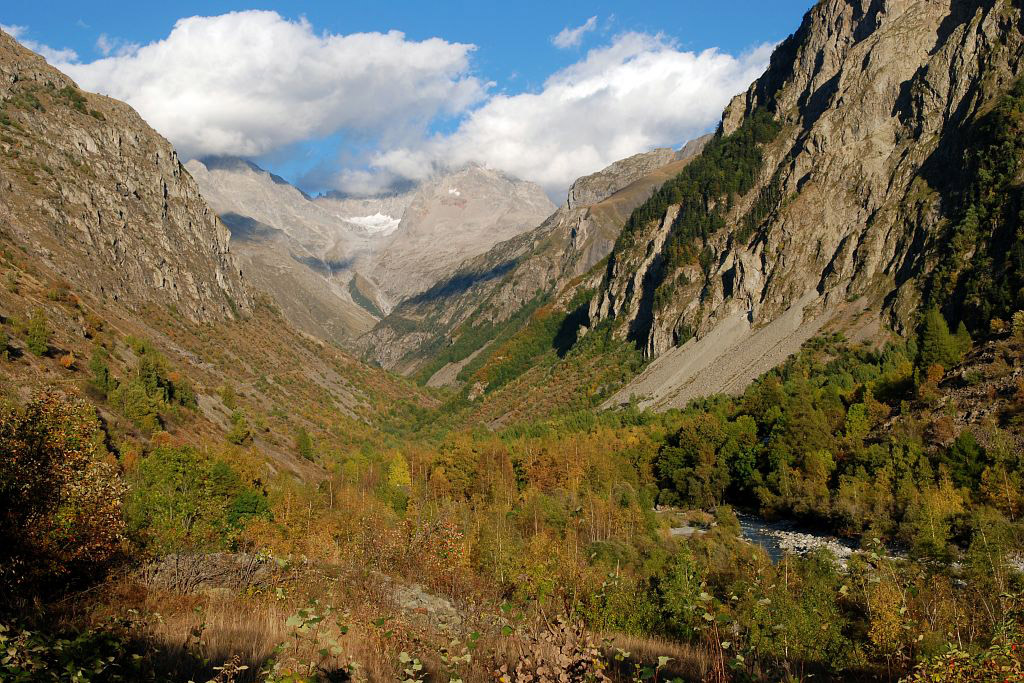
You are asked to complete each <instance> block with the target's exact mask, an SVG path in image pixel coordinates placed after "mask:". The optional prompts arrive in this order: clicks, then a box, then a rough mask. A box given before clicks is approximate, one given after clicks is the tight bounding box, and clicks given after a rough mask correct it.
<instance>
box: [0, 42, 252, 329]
mask: <svg viewBox="0 0 1024 683" xmlns="http://www.w3.org/2000/svg"><path fill="white" fill-rule="evenodd" d="M0 152H2V153H0V231H2V232H3V233H5V235H6V237H7V238H8V239H10V240H11V241H13V242H14V243H15V244H17V245H19V246H20V247H21V248H23V249H25V250H26V251H27V252H28V253H31V254H33V255H34V256H35V257H37V258H39V259H41V261H42V262H43V263H45V265H46V266H47V267H48V268H49V269H51V270H52V271H53V272H55V273H58V274H59V275H60V276H61V277H63V278H65V279H66V280H67V281H68V282H70V283H73V284H74V285H75V286H76V288H79V289H81V290H82V291H89V292H91V293H92V294H94V295H96V296H97V297H98V298H100V299H101V300H106V301H115V302H118V303H119V304H122V305H125V306H127V307H129V308H134V307H138V306H142V305H145V304H160V305H168V306H173V307H174V308H175V309H176V310H177V311H178V312H179V313H180V314H182V315H184V316H187V317H188V318H190V319H192V320H193V321H204V320H213V319H223V318H228V317H231V316H234V315H237V314H241V313H244V312H245V311H247V310H250V308H251V305H252V303H251V294H250V292H249V290H248V289H247V287H246V286H245V285H244V284H243V281H242V277H241V274H240V271H239V268H238V265H237V264H236V263H235V262H234V260H233V259H232V257H231V254H230V253H229V251H228V239H229V233H228V230H227V228H226V227H225V226H224V224H223V223H221V222H220V220H218V218H217V216H216V214H215V213H214V212H213V211H212V210H211V209H210V207H209V206H207V204H206V202H205V201H203V198H202V196H201V195H200V193H199V189H198V188H197V187H196V185H195V183H194V182H193V181H192V178H191V177H190V176H189V174H188V173H187V172H185V170H184V168H183V167H182V165H181V163H179V161H178V156H177V154H176V153H175V151H174V149H173V148H172V147H171V145H170V143H168V142H167V140H165V139H164V138H162V137H161V136H160V135H158V134H157V133H156V132H155V131H154V130H153V129H152V128H150V127H149V126H148V125H147V124H146V123H145V122H144V121H143V120H142V119H141V118H140V117H139V115H138V114H137V113H136V112H135V111H134V110H132V109H131V108H130V107H129V106H128V105H126V104H124V103H122V102H118V101H116V100H112V99H109V98H106V97H101V96H99V95H92V94H88V93H84V92H82V91H80V90H79V89H78V87H77V86H76V85H75V84H74V82H73V81H71V79H69V78H68V77H67V76H65V75H64V74H62V73H60V72H59V71H57V70H56V69H53V68H52V67H50V66H49V65H47V64H46V62H45V60H43V58H42V57H40V56H39V55H36V54H34V53H32V52H30V51H29V50H27V49H25V48H24V47H22V46H21V45H19V44H18V43H17V42H16V41H15V40H14V39H13V38H11V37H10V36H9V35H7V34H6V33H3V32H0Z"/></svg>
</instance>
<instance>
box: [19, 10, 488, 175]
mask: <svg viewBox="0 0 1024 683" xmlns="http://www.w3.org/2000/svg"><path fill="white" fill-rule="evenodd" d="M100 41H101V42H99V43H98V44H97V45H98V48H99V49H100V50H101V51H108V50H109V51H110V56H108V57H105V58H103V59H99V60H96V61H93V62H89V63H83V62H80V61H78V60H77V59H76V58H75V56H74V55H70V56H68V57H67V58H66V59H63V60H57V63H56V66H58V67H59V68H60V69H62V70H63V71H65V72H66V73H68V74H69V75H70V76H71V77H73V78H74V79H75V80H77V81H78V83H79V85H81V86H82V87H83V88H85V89H87V90H93V91H97V92H101V93H104V94H107V95H110V96H111V97H116V98H117V99H121V100H125V101H126V102H128V103H129V104H131V105H132V106H133V107H135V108H136V109H137V110H138V111H139V112H140V113H141V114H142V116H143V117H144V118H145V119H146V120H147V121H148V122H149V123H150V124H151V125H153V127H155V128H156V129H157V130H159V131H160V132H161V133H163V134H164V135H166V136H167V137H168V138H170V139H171V141H172V142H173V143H174V144H175V145H176V146H177V147H178V148H179V150H180V151H181V153H182V154H183V155H184V156H186V157H187V156H203V155H238V156H257V155H262V154H267V153H270V152H274V151H278V150H281V149H282V148H286V147H287V146H289V145H292V144H294V143H298V142H301V141H305V140H309V139H315V138H319V137H324V136H328V135H332V134H335V133H337V132H339V131H344V132H345V133H346V134H347V135H349V136H352V137H355V138H358V139H360V140H363V141H365V140H376V141H379V143H380V144H386V145H395V144H401V143H407V142H410V141H412V140H415V139H418V138H422V137H423V136H424V135H425V134H426V130H427V127H428V126H429V125H430V123H431V122H432V121H434V120H435V119H436V118H437V117H439V116H452V115H458V114H460V113H462V112H464V111H465V110H466V108H467V107H469V106H471V105H473V104H474V103H477V102H479V101H480V100H481V99H482V98H483V97H484V96H485V94H486V89H487V84H485V83H483V82H481V81H480V80H478V79H477V78H475V77H474V76H472V75H471V74H470V72H469V67H470V63H469V58H470V54H471V53H472V51H473V50H474V49H475V47H474V46H473V45H469V44H463V43H449V42H447V41H445V40H441V39H439V38H432V39H429V40H423V41H411V40H407V39H406V37H405V35H404V34H403V33H401V32H399V31H391V32H389V33H356V34H349V35H337V34H329V33H317V32H315V31H314V30H313V27H312V26H311V25H310V24H309V23H308V22H307V21H305V20H299V21H289V20H286V19H284V18H283V17H281V16H280V15H279V14H277V13H276V12H272V11H245V12H233V13H229V14H223V15H220V16H215V17H190V18H186V19H181V20H179V21H178V22H177V23H176V24H175V26H174V28H173V30H172V31H171V32H170V34H169V35H168V36H167V38H165V39H163V40H160V41H157V42H154V43H150V44H148V45H144V46H141V47H139V46H133V45H128V46H126V45H122V44H118V43H116V42H114V41H111V40H110V39H108V38H105V37H101V39H100ZM30 47H31V46H30Z"/></svg>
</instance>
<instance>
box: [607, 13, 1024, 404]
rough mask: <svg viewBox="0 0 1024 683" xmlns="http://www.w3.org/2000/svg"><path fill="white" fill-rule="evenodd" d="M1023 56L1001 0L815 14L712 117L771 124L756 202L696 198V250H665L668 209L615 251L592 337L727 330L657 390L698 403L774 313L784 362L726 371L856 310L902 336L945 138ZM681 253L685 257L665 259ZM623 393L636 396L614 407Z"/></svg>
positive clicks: (725, 126)
mask: <svg viewBox="0 0 1024 683" xmlns="http://www.w3.org/2000/svg"><path fill="white" fill-rule="evenodd" d="M1022 55H1024V48H1022V33H1021V14H1020V10H1019V9H1018V8H1017V7H1016V6H1014V5H1012V4H1011V3H1005V2H998V1H996V0H987V1H983V0H970V1H968V0H930V1H923V0H885V1H879V0H822V1H821V2H819V3H818V4H817V5H816V6H815V7H814V8H813V9H812V10H811V11H810V12H808V14H807V15H806V16H805V18H804V21H803V24H802V25H801V27H800V28H799V30H798V31H797V32H796V33H795V34H794V35H793V36H791V37H790V38H789V39H788V40H786V41H785V42H784V43H782V44H781V45H780V46H779V48H778V49H777V50H776V52H775V54H774V56H773V58H772V61H771V65H770V67H769V69H768V71H767V72H766V73H765V74H764V75H763V76H762V77H761V78H760V79H758V80H757V81H756V82H755V83H754V84H753V85H752V86H751V87H750V89H749V90H748V91H747V92H746V93H744V94H742V95H740V96H737V97H736V98H735V99H734V100H733V102H732V103H731V104H730V105H729V107H728V108H727V109H726V111H725V113H724V114H723V118H722V125H721V128H720V132H719V135H724V136H728V135H730V134H732V133H734V132H736V131H737V130H740V129H741V128H742V127H743V126H744V124H745V123H749V122H751V121H753V120H754V117H755V116H757V115H759V114H760V113H763V112H767V113H768V114H770V115H771V117H772V118H773V119H774V120H775V121H776V122H778V124H780V130H779V132H778V133H777V134H776V135H775V136H774V138H773V139H771V140H770V141H769V142H767V143H765V144H764V145H763V148H762V150H761V156H762V162H761V163H760V166H759V168H758V169H757V171H756V174H755V175H756V177H755V179H754V182H753V184H752V187H751V188H750V189H749V190H748V191H746V192H744V193H742V195H738V196H733V197H731V198H727V197H725V196H721V197H705V198H704V200H703V201H704V204H703V207H701V209H700V210H702V211H706V212H707V213H709V214H710V213H711V212H715V211H718V212H719V215H721V216H722V217H723V218H724V220H723V223H724V225H723V226H721V227H720V228H719V229H717V230H711V231H709V232H708V233H707V234H706V235H705V236H703V237H701V236H697V237H694V238H692V239H691V240H690V242H688V243H683V242H680V241H679V239H678V235H679V233H678V232H676V233H674V232H673V231H678V230H679V229H680V227H679V226H680V225H681V224H682V223H683V222H684V219H685V218H687V216H680V206H679V205H677V204H676V205H669V206H668V207H667V208H666V209H664V210H663V212H662V213H661V215H660V216H658V217H657V218H656V219H653V220H649V221H647V222H646V223H645V224H644V225H642V226H639V227H638V228H637V229H636V230H635V231H634V232H633V233H631V234H630V236H629V239H622V240H620V242H619V244H618V245H617V246H616V249H615V251H614V253H613V254H612V257H611V259H610V261H609V266H608V269H607V272H606V274H605V278H604V282H603V284H602V287H601V290H600V292H599V294H598V296H597V297H595V299H594V300H593V303H592V306H591V309H590V318H591V322H592V323H596V322H600V321H603V320H612V321H614V323H615V324H616V326H617V330H618V334H620V335H623V336H629V337H631V338H633V339H634V340H635V341H636V342H637V344H638V345H640V346H641V347H642V348H643V349H644V350H645V352H646V354H647V355H648V356H649V357H652V358H657V357H660V356H662V355H663V354H665V353H666V352H667V351H669V350H670V349H673V348H674V347H676V346H677V345H678V344H681V343H683V342H685V341H686V340H687V339H690V338H691V337H692V336H695V337H696V338H697V339H698V340H699V339H701V338H704V337H707V336H709V335H712V334H713V333H714V332H715V330H719V332H721V331H722V330H731V331H730V332H729V334H727V335H725V336H726V337H727V338H723V339H720V340H718V341H717V342H716V343H715V344H714V345H713V346H714V347H715V348H714V349H703V350H702V351H701V359H700V360H699V362H698V361H694V359H693V358H692V357H691V355H690V354H688V353H684V351H685V349H686V347H683V348H682V349H679V352H680V353H675V352H673V353H674V356H675V358H676V360H674V361H673V362H672V363H664V364H662V365H661V367H660V369H658V370H657V371H656V374H657V373H658V372H660V373H661V376H660V377H658V378H653V380H656V381H654V384H659V383H660V385H661V386H660V388H659V391H660V393H661V395H662V396H663V397H671V396H672V395H673V391H672V388H673V387H672V385H673V384H674V385H675V386H676V388H678V387H679V386H680V383H688V382H692V381H693V380H694V378H695V377H697V376H698V375H700V374H701V373H703V374H704V376H705V379H707V380H708V381H706V382H704V383H703V386H702V388H701V392H700V393H710V392H714V391H717V390H721V389H723V388H726V385H724V384H721V383H719V382H717V380H716V378H715V377H714V375H715V373H714V368H715V367H716V365H717V364H719V363H721V362H724V361H725V360H726V359H727V357H728V355H729V354H731V353H733V352H735V350H736V349H739V348H743V347H744V345H745V343H746V340H748V339H750V338H751V337H752V335H754V334H756V333H757V332H758V330H760V329H762V328H764V327H765V326H768V325H770V324H772V323H773V322H774V321H776V320H779V319H781V318H783V317H784V316H785V315H787V312H788V313H789V315H790V317H794V318H797V319H799V323H798V324H797V325H796V327H795V329H793V330H789V331H788V332H787V334H786V342H785V344H784V345H783V346H784V347H785V348H783V346H779V345H773V346H772V347H771V348H772V349H774V353H768V352H765V353H764V354H760V355H758V354H754V356H752V357H751V358H749V359H747V361H748V362H746V363H745V365H744V367H743V368H739V369H737V371H736V372H737V373H743V374H744V375H745V376H747V377H755V376H757V374H759V373H760V372H763V371H764V370H767V369H769V368H770V367H771V365H773V364H774V363H775V362H777V356H778V351H779V350H780V349H782V350H787V349H788V350H787V351H786V352H789V351H791V350H793V349H795V348H796V347H798V346H799V344H800V343H802V341H804V340H805V339H806V338H808V337H809V336H810V335H812V334H813V333H814V332H815V331H816V330H818V329H820V328H821V326H822V325H823V324H824V323H825V322H827V321H829V320H832V319H834V318H835V317H837V316H842V315H847V314H849V313H859V312H860V311H862V310H864V309H865V308H869V309H874V310H880V311H882V313H883V315H884V317H885V319H886V320H887V321H888V322H889V323H890V324H891V325H893V326H894V327H896V328H897V329H906V328H907V327H908V326H909V325H911V324H912V323H913V315H914V311H915V309H916V306H917V302H918V301H919V299H920V291H921V280H922V276H923V275H925V274H927V273H928V271H929V270H930V268H931V267H932V266H934V263H935V257H934V254H935V253H936V251H937V250H940V249H941V248H942V245H941V244H939V241H940V240H941V238H940V235H941V234H942V230H941V226H942V225H943V222H944V221H945V220H946V219H947V217H948V215H949V211H950V207H948V206H945V205H944V203H943V197H944V196H949V195H950V193H949V190H950V189H951V188H955V187H956V186H957V184H958V183H962V179H961V178H959V177H958V176H957V172H958V171H957V169H958V166H959V165H960V164H959V161H960V160H959V159H958V157H957V152H956V150H957V149H960V148H959V147H958V143H957V140H958V138H962V136H963V135H964V131H966V130H967V129H968V127H969V126H970V125H971V124H972V123H973V122H974V121H976V120H977V117H978V116H979V115H980V114H981V113H983V112H984V111H985V110H986V108H987V107H988V106H989V105H990V103H991V102H992V101H993V100H994V99H995V98H997V97H998V96H1000V95H1001V94H1002V93H1003V92H1005V91H1006V90H1007V88H1008V87H1009V86H1010V85H1011V84H1012V83H1013V82H1014V81H1015V80H1016V79H1017V78H1018V77H1019V75H1020V63H1021V62H1020V60H1021V57H1022ZM711 144H714V143H711ZM684 213H685V212H684ZM744 233H746V234H744ZM688 239H689V238H688ZM673 245H674V246H673ZM681 245H682V246H684V247H687V248H690V249H691V251H690V254H691V255H692V256H691V257H689V258H679V257H678V256H674V255H673V254H672V253H670V249H672V248H676V249H679V248H680V246H681ZM852 301H857V302H858V305H857V307H856V310H855V311H852V312H851V311H850V308H851V307H850V305H849V302H852ZM796 309H799V310H796ZM769 336H771V335H769ZM690 343H691V344H693V343H695V342H692V341H691V342H690ZM784 355H785V354H783V357H784ZM687 364H688V365H690V366H692V367H689V368H682V365H687ZM673 375H675V377H673ZM733 379H734V378H733V377H726V378H723V381H732V380H733ZM646 380H647V382H648V384H650V383H651V382H652V381H653V380H652V377H650V376H648V377H647V378H646ZM666 384H667V385H668V386H666ZM744 384H745V383H744V382H733V383H732V385H731V386H729V387H728V388H731V389H737V390H740V389H742V388H743V385H744ZM632 393H636V394H637V395H644V394H645V392H643V391H636V392H632V391H630V390H628V389H627V390H626V391H625V392H623V393H622V394H620V397H619V398H620V399H621V400H626V399H627V398H628V397H629V395H630V394H632ZM691 396H692V393H688V392H683V393H682V394H680V395H679V400H678V401H676V403H673V402H672V401H668V402H667V403H664V402H663V403H662V405H673V404H679V403H681V402H685V400H686V399H688V398H690V397H691Z"/></svg>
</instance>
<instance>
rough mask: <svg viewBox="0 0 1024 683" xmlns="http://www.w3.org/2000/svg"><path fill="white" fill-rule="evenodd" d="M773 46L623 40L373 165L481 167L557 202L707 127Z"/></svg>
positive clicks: (407, 170) (416, 173)
mask: <svg viewBox="0 0 1024 683" xmlns="http://www.w3.org/2000/svg"><path fill="white" fill-rule="evenodd" d="M771 49H772V46H770V45H764V46H761V47H759V48H757V49H755V50H753V51H751V52H749V53H747V54H744V55H741V56H739V57H734V56H732V55H728V54H725V53H722V52H719V51H717V50H706V51H704V52H700V53H695V52H684V51H680V50H678V49H677V48H676V47H675V46H674V45H673V44H672V43H671V42H670V41H668V40H666V39H665V38H663V37H660V36H651V35H646V34H639V33H627V34H624V35H621V36H619V37H618V38H617V39H615V40H614V42H613V43H612V44H611V45H609V46H607V47H603V48H600V49H594V50H591V51H590V52H589V53H588V54H587V56H586V57H585V58H584V59H583V60H581V61H579V62H577V63H576V64H573V65H571V66H569V67H567V68H565V69H563V70H561V71H559V72H557V73H555V74H553V75H552V76H551V77H550V78H548V80H547V81H546V82H545V84H544V87H543V89H542V90H541V91H540V92H537V93H524V94H519V95H496V96H493V97H491V98H490V99H489V100H488V101H487V102H486V103H485V104H484V105H482V106H480V107H479V108H477V109H475V110H474V111H472V112H471V113H470V114H468V115H467V116H466V118H465V119H464V120H463V121H462V123H461V124H460V125H459V127H458V129H457V130H455V131H454V132H453V133H451V134H450V135H440V136H434V137H433V138H431V139H428V140H426V141H424V142H423V143H422V144H419V145H407V146H400V147H396V148H393V149H390V150H386V151H382V152H381V153H379V154H378V155H377V156H376V158H375V159H374V165H375V167H376V168H377V169H379V170H380V171H381V172H382V173H384V174H385V175H398V176H404V177H407V178H423V177H425V176H428V175H430V174H431V173H433V172H434V171H436V170H437V169H438V168H442V167H446V166H457V165H461V164H465V163H468V162H478V163H483V164H486V165H488V166H491V167H493V168H498V169H501V170H503V171H506V172H508V173H511V174H513V175H516V176H519V177H521V178H526V179H528V180H532V181H534V182H537V183H540V184H541V185H542V186H543V187H544V188H545V189H546V190H547V191H548V192H549V193H550V194H552V195H554V196H558V195H560V194H561V193H562V192H564V191H565V189H566V188H567V187H568V186H569V184H571V183H572V181H573V180H575V179H576V178H578V177H579V176H582V175H585V174H588V173H593V172H594V171H596V170H599V169H601V168H603V167H604V166H607V165H608V164H610V163H612V162H613V161H616V160H618V159H621V158H624V157H627V156H630V155H632V154H636V153H638V152H642V151H646V150H648V149H651V148H654V147H659V146H669V145H673V146H675V145H679V144H681V143H683V142H685V141H687V140H689V139H691V138H693V137H696V136H697V135H699V134H701V133H703V132H704V131H706V130H708V129H709V128H711V127H712V126H713V125H714V124H715V123H716V122H717V121H718V119H719V117H720V115H721V112H722V109H723V108H724V107H725V105H726V104H727V103H728V101H729V99H730V98H731V97H732V96H733V95H735V94H736V93H739V92H741V91H743V90H744V89H746V87H747V86H748V85H749V84H750V83H751V82H752V81H753V80H754V79H755V78H757V76H759V75H760V74H761V73H762V72H763V71H764V69H765V67H766V66H767V63H768V57H769V56H770V53H771ZM364 180H365V179H364ZM345 182H346V178H345V177H342V178H341V183H342V184H344V183H345Z"/></svg>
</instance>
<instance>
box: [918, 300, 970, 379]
mask: <svg viewBox="0 0 1024 683" xmlns="http://www.w3.org/2000/svg"><path fill="white" fill-rule="evenodd" d="M960 334H961V333H960V331H959V330H957V336H956V337H954V336H953V335H951V334H950V333H949V325H947V324H946V319H945V318H943V317H942V313H940V312H939V309H937V308H932V309H930V310H929V311H928V312H927V313H925V316H924V322H923V323H922V324H921V345H920V358H919V363H918V364H919V365H920V367H922V368H928V367H930V366H932V365H941V366H942V367H943V368H945V369H947V370H948V369H949V368H951V367H953V366H954V365H956V364H957V363H958V362H959V361H960V358H961V357H962V354H961V352H960V350H959V348H958V346H959V345H960V344H961V343H964V341H966V343H967V345H968V348H969V345H970V338H971V337H970V335H968V334H967V329H966V328H964V330H963V335H966V338H965V339H964V338H961V336H960ZM964 351H965V352H966V349H964Z"/></svg>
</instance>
